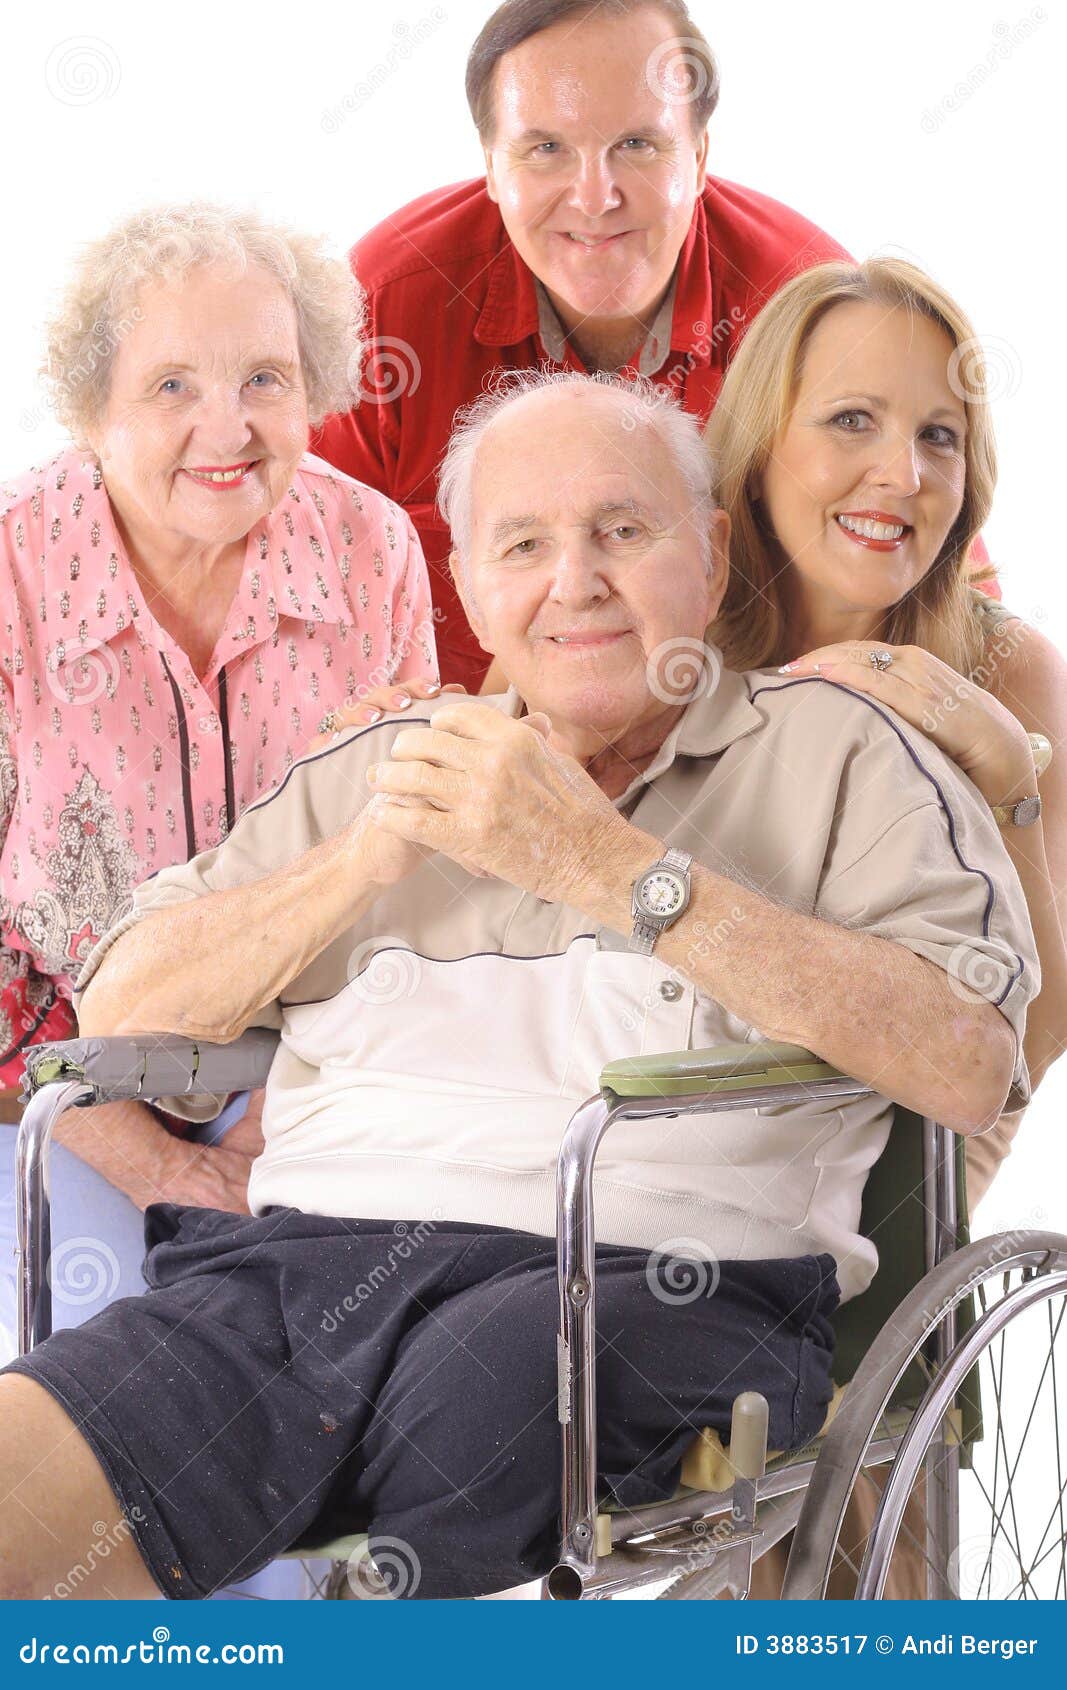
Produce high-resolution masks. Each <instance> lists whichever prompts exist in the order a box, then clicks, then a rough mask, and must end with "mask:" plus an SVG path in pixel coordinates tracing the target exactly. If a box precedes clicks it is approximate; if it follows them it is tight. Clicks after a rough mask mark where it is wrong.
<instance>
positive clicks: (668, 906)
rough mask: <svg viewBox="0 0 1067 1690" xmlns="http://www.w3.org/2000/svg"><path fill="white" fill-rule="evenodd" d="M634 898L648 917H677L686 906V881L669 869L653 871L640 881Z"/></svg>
mask: <svg viewBox="0 0 1067 1690" xmlns="http://www.w3.org/2000/svg"><path fill="white" fill-rule="evenodd" d="M634 896H635V899H636V901H637V903H638V904H639V905H640V906H641V909H642V910H643V911H644V912H645V914H646V915H652V916H656V917H658V918H661V919H662V917H664V916H671V915H677V913H678V911H679V910H680V909H682V908H683V907H684V905H685V881H684V880H683V879H682V877H681V875H680V874H675V873H673V871H672V870H671V869H669V868H657V869H653V870H652V872H651V874H646V875H645V877H644V879H643V880H640V881H638V883H637V886H636V888H635V891H634Z"/></svg>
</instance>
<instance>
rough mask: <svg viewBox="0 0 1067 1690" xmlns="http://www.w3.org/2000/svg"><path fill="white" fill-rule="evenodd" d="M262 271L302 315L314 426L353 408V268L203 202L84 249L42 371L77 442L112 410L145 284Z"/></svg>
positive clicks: (127, 226)
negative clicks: (203, 270) (227, 270)
mask: <svg viewBox="0 0 1067 1690" xmlns="http://www.w3.org/2000/svg"><path fill="white" fill-rule="evenodd" d="M220 262H221V263H228V264H232V265H234V266H235V267H236V268H237V269H238V270H243V269H245V268H247V267H248V266H250V265H258V266H260V267H261V268H262V269H264V270H266V271H267V272H268V273H269V274H270V275H272V276H273V277H274V278H275V279H276V280H277V281H278V282H280V283H281V285H282V287H283V288H284V290H285V292H286V294H287V295H288V297H289V299H290V300H291V302H292V305H293V309H294V311H295V313H296V321H297V331H298V335H299V344H300V363H301V369H302V372H303V377H304V385H305V388H306V390H307V400H308V413H309V419H310V421H311V423H312V424H313V425H314V424H315V423H318V422H321V421H322V419H323V417H325V416H327V415H328V414H329V413H330V412H331V411H343V410H347V409H348V408H349V406H350V405H351V404H352V403H353V401H354V399H355V396H356V392H357V391H358V372H359V367H360V361H361V352H362V341H361V336H362V331H363V321H364V303H363V294H362V290H361V289H360V287H359V284H358V283H357V282H356V280H355V278H354V277H353V275H352V272H351V270H350V269H349V267H348V265H347V263H345V262H344V260H343V259H339V258H334V257H331V256H330V255H329V253H327V251H326V250H325V247H324V244H323V242H322V241H321V240H319V239H318V238H317V237H315V236H313V235H306V234H301V233H300V232H298V231H296V230H294V229H289V228H285V227H283V226H281V225H279V224H274V223H268V222H266V221H264V220H263V219H262V218H260V217H259V216H258V215H257V214H256V213H255V212H253V211H240V210H232V209H229V208H227V207H225V206H220V205H212V204H209V203H207V202H205V201H193V202H191V203H190V204H188V205H166V206H157V207H154V208H150V209H148V210H146V211H139V212H136V213H134V215H133V216H131V217H127V218H125V219H124V220H123V221H122V222H121V223H118V224H116V225H115V227H114V228H112V229H110V230H109V231H108V233H107V234H106V235H104V236H102V237H101V239H99V240H96V241H93V242H92V243H91V244H90V245H89V246H87V247H86V248H85V250H84V251H83V253H82V255H81V257H80V259H79V261H78V263H77V266H76V268H75V271H74V274H73V276H72V278H71V280H70V282H69V284H68V286H67V288H66V290H65V291H64V294H63V297H62V300H61V302H60V305H59V309H58V310H57V311H56V313H55V315H54V316H53V317H52V318H51V320H50V321H49V323H48V325H47V329H46V345H47V353H46V360H45V364H44V366H43V368H42V371H41V374H42V376H43V377H44V380H45V383H46V385H47V387H48V388H49V391H50V395H51V399H52V404H53V408H54V410H55V412H56V415H57V416H58V418H59V420H60V422H61V423H63V425H64V426H65V427H66V428H67V429H69V431H70V433H71V434H72V435H73V437H74V438H75V440H77V441H78V442H79V443H80V444H83V443H84V440H85V433H86V429H87V428H88V427H89V426H91V424H92V423H93V422H94V421H96V419H97V418H98V417H99V416H100V415H101V413H102V411H103V409H104V407H105V405H106V404H107V397H108V391H109V388H110V382H111V369H112V365H113V363H114V360H115V353H116V351H117V350H118V347H119V346H120V345H121V343H122V341H123V340H124V338H125V337H126V336H127V335H128V334H129V333H130V331H131V329H132V327H133V325H134V323H136V322H137V321H139V320H140V318H141V315H142V312H141V308H140V305H139V303H138V296H139V294H140V292H141V290H142V288H143V287H144V286H145V284H146V283H149V282H156V281H178V280H180V279H181V278H182V277H183V276H185V275H187V274H188V272H189V271H190V270H192V269H195V268H197V267H199V266H200V265H204V264H214V263H220Z"/></svg>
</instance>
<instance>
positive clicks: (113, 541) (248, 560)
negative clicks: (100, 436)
mask: <svg viewBox="0 0 1067 1690" xmlns="http://www.w3.org/2000/svg"><path fill="white" fill-rule="evenodd" d="M305 461H306V460H305ZM302 467H303V464H301V465H300V466H298V468H297V471H296V473H295V475H294V476H293V482H292V485H291V486H290V487H289V488H288V489H287V491H286V493H285V495H284V497H283V498H282V499H281V500H280V501H279V503H278V504H277V505H276V506H275V507H274V509H273V510H272V511H271V512H270V513H269V515H268V516H267V517H265V518H264V519H263V521H261V522H258V523H256V524H255V526H254V527H253V528H252V529H251V530H250V531H249V534H248V538H247V541H246V543H245V563H244V569H243V571H242V574H241V579H240V582H239V583H238V587H237V591H236V593H235V594H234V598H233V602H232V604H231V606H230V609H229V612H228V613H227V617H226V624H225V626H224V628H223V632H222V638H221V641H220V644H221V645H223V646H224V647H227V646H229V645H232V646H233V654H234V655H235V656H236V655H237V653H238V651H240V650H242V649H244V648H245V647H246V646H249V645H254V644H257V643H259V642H260V641H262V640H264V639H267V638H268V637H269V636H270V634H271V632H272V631H273V629H274V627H275V625H276V624H277V622H278V620H279V618H281V617H284V616H291V617H294V618H296V619H298V620H300V621H303V622H327V623H334V624H336V623H339V622H341V621H344V620H345V619H346V618H347V617H349V616H350V615H351V611H350V609H349V606H348V596H347V593H346V592H345V588H344V584H343V582H342V580H341V575H340V571H339V569H338V564H337V561H336V559H335V558H334V556H333V547H332V544H327V539H326V532H325V522H324V513H323V512H322V511H321V510H320V509H319V508H318V501H317V500H316V498H315V489H314V487H313V486H311V485H310V484H309V482H308V481H307V480H306V479H305V478H304V477H303V475H302V474H301V469H302ZM41 496H42V499H43V501H44V503H43V509H42V517H43V521H44V533H45V536H46V544H47V536H48V535H49V534H56V535H57V536H58V534H59V533H60V532H61V531H62V529H63V527H65V526H66V525H67V524H69V522H70V520H71V513H72V509H73V512H74V519H75V521H78V522H79V523H80V524H82V525H83V526H84V529H85V540H86V544H85V547H84V548H83V549H82V550H81V554H80V556H79V555H78V554H77V553H76V554H75V555H74V558H73V559H72V562H76V563H77V565H78V567H77V572H76V574H72V570H71V569H70V568H67V567H66V566H63V567H62V568H61V569H60V568H58V567H57V569H56V573H55V579H54V580H50V579H49V571H48V564H49V558H48V553H47V551H46V553H45V559H44V563H45V581H46V583H47V597H48V601H49V602H50V603H53V604H54V603H56V602H58V600H59V598H60V595H61V594H62V595H65V596H64V606H65V610H64V616H63V623H64V626H65V627H66V628H69V629H70V630H71V631H72V632H73V631H75V630H77V629H78V628H79V626H84V627H85V628H86V630H87V637H88V640H89V642H90V643H93V642H96V643H102V644H106V643H107V642H108V641H109V640H112V639H115V638H117V637H118V635H120V634H122V633H124V632H125V631H126V630H127V629H128V628H129V627H130V626H131V625H133V624H136V626H137V628H138V630H139V631H140V632H141V633H143V635H144V637H145V638H146V639H148V640H149V641H150V642H151V643H153V644H158V643H160V639H159V635H161V634H162V630H160V629H159V625H158V623H157V622H156V620H155V618H154V617H153V616H152V614H151V612H150V611H149V609H148V607H147V604H146V602H145V598H144V594H143V592H142V590H141V586H140V583H139V581H138V579H137V576H136V574H135V573H134V570H133V568H132V566H131V564H130V561H129V558H128V556H127V553H126V548H125V546H124V544H123V541H122V539H121V536H120V535H119V532H118V528H117V525H116V522H115V513H114V509H113V507H112V504H111V500H110V499H109V498H108V494H107V488H106V487H105V485H104V480H103V475H102V473H101V470H100V466H99V464H98V463H97V462H96V460H95V459H94V458H92V457H85V456H83V455H82V454H79V453H73V452H72V453H69V454H64V456H63V457H62V458H60V459H58V460H57V461H56V464H55V465H52V466H49V469H48V471H47V472H46V473H45V475H44V476H43V477H42V494H41ZM79 498H80V501H81V502H80V503H79V502H78V501H79ZM57 524H58V525H60V526H59V528H57V526H56V525H57ZM298 549H299V570H300V573H299V580H300V588H299V589H298V588H297V587H296V586H295V585H294V582H293V581H292V580H290V579H289V578H288V571H289V570H290V569H291V568H293V567H294V562H293V559H292V558H291V557H290V552H291V551H292V552H293V553H294V554H295V553H296V552H297V550H298ZM309 550H310V555H308V554H309ZM157 630H158V632H157ZM79 637H80V636H79ZM163 638H164V639H165V638H166V636H165V635H164V636H163Z"/></svg>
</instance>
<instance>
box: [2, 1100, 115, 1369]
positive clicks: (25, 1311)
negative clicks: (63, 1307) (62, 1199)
mask: <svg viewBox="0 0 1067 1690" xmlns="http://www.w3.org/2000/svg"><path fill="white" fill-rule="evenodd" d="M94 1095H95V1091H94V1088H93V1087H92V1086H91V1085H90V1084H88V1082H87V1081H85V1080H63V1081H55V1082H52V1083H51V1084H49V1085H44V1086H42V1087H41V1088H40V1090H39V1091H36V1092H35V1093H34V1094H33V1096H32V1097H31V1098H30V1101H29V1102H28V1103H27V1105H26V1107H25V1109H24V1110H23V1112H22V1119H21V1121H20V1122H19V1127H18V1136H17V1139H16V1141H15V1236H16V1239H17V1245H16V1250H15V1274H16V1280H17V1284H18V1346H19V1355H20V1356H26V1355H29V1353H30V1351H31V1350H32V1349H34V1348H35V1347H36V1345H38V1344H42V1343H43V1342H44V1340H45V1339H46V1338H48V1337H50V1336H51V1332H52V1288H51V1284H50V1281H49V1276H48V1264H49V1257H50V1256H51V1253H52V1201H51V1198H52V1193H51V1185H50V1182H49V1151H50V1149H51V1140H52V1129H53V1128H54V1126H55V1124H56V1122H57V1121H58V1120H59V1117H60V1116H61V1115H62V1114H64V1113H65V1112H66V1110H68V1109H72V1108H74V1107H75V1105H77V1104H80V1103H88V1102H89V1101H90V1100H91V1099H92V1098H93V1097H94Z"/></svg>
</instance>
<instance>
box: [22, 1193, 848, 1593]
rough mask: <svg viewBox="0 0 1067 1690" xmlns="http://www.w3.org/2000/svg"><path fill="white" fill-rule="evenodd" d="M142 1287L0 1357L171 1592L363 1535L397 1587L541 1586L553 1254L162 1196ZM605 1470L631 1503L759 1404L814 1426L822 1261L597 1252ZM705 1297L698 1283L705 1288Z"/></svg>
mask: <svg viewBox="0 0 1067 1690" xmlns="http://www.w3.org/2000/svg"><path fill="white" fill-rule="evenodd" d="M145 1237H146V1243H147V1245H148V1255H147V1258H146V1261H145V1270H144V1271H145V1278H146V1280H147V1282H148V1284H149V1285H150V1286H151V1290H150V1291H149V1292H148V1293H147V1295H145V1296H142V1297H128V1298H123V1299H122V1300H120V1301H119V1302H116V1303H113V1304H112V1305H111V1306H110V1307H109V1308H107V1309H105V1310H104V1311H103V1313H101V1314H98V1315H96V1316H95V1317H94V1318H93V1319H92V1320H90V1321H88V1322H87V1323H86V1324H85V1325H84V1326H78V1327H72V1328H70V1329H68V1330H65V1331H62V1332H57V1333H56V1334H54V1336H53V1337H51V1338H50V1339H49V1340H48V1341H47V1342H46V1343H44V1344H42V1345H41V1346H40V1347H39V1348H38V1349H37V1350H35V1351H34V1353H33V1354H32V1356H29V1357H27V1358H25V1359H23V1360H20V1361H16V1362H13V1363H11V1364H10V1366H9V1367H8V1368H7V1369H5V1371H8V1372H10V1371H15V1372H20V1373H26V1374H28V1375H29V1376H30V1377H31V1378H33V1379H36V1380H37V1381H38V1382H39V1383H40V1384H42V1385H44V1386H45V1387H46V1388H47V1389H48V1390H49V1391H50V1392H51V1393H52V1395H53V1396H54V1397H55V1398H57V1400H58V1401H59V1402H60V1403H61V1404H62V1406H63V1407H64V1408H65V1409H66V1410H67V1412H68V1414H70V1415H71V1417H72V1418H73V1419H74V1421H75V1422H76V1424H77V1425H78V1427H79V1429H80V1430H81V1432H82V1433H83V1435H84V1436H85V1438H86V1439H87V1440H88V1442H89V1444H90V1446H91V1447H92V1449H93V1451H94V1452H95V1454H96V1456H97V1458H98V1459H99V1461H100V1462H101V1464H102V1466H103V1468H104V1470H105V1472H106V1474H107V1476H108V1479H109V1480H110V1483H111V1485H112V1487H113V1489H114V1491H115V1493H116V1495H117V1497H118V1498H119V1500H120V1502H121V1503H122V1506H123V1508H124V1509H125V1511H126V1513H127V1515H128V1516H130V1518H131V1520H132V1521H133V1522H135V1524H134V1526H133V1530H134V1535H135V1538H136V1541H137V1544H138V1547H139V1548H140V1551H141V1554H142V1556H143V1557H144V1560H145V1562H146V1563H147V1565H148V1567H149V1569H150V1570H151V1573H152V1575H153V1577H154V1578H155V1580H156V1582H157V1583H158V1585H159V1587H160V1589H161V1590H162V1591H163V1592H164V1594H165V1595H167V1596H172V1597H204V1596H208V1595H210V1594H211V1593H212V1592H213V1591H214V1590H216V1589H218V1588H219V1587H220V1586H222V1585H226V1584H232V1583H233V1582H234V1581H236V1580H238V1579H243V1578H246V1577H248V1576H249V1575H250V1574H252V1573H254V1572H256V1571H257V1570H258V1569H259V1568H260V1567H263V1566H265V1565H266V1563H267V1562H269V1561H271V1560H273V1559H274V1558H275V1557H276V1556H277V1555H278V1554H279V1553H280V1552H281V1551H283V1550H285V1549H289V1548H293V1547H299V1546H300V1545H301V1544H308V1543H321V1542H323V1541H324V1539H325V1538H327V1537H332V1536H340V1535H343V1534H346V1533H350V1532H359V1531H369V1533H370V1537H371V1550H372V1553H375V1554H376V1559H377V1561H378V1564H379V1566H380V1568H381V1570H382V1572H383V1575H384V1576H385V1578H386V1580H387V1582H391V1583H392V1584H393V1586H394V1593H395V1594H397V1595H404V1596H416V1597H453V1598H455V1597H467V1596H474V1595H481V1594H486V1593H488V1592H490V1591H494V1590H504V1589H507V1588H508V1587H510V1586H512V1585H516V1584H521V1583H523V1582H524V1581H525V1580H528V1579H531V1578H535V1577H538V1576H540V1575H541V1574H543V1573H545V1572H546V1571H547V1570H548V1569H549V1567H550V1566H551V1565H552V1564H553V1562H554V1560H555V1558H556V1551H557V1548H558V1534H559V1486H560V1478H559V1425H558V1420H557V1414H556V1331H557V1325H558V1307H557V1293H556V1263H555V1244H554V1241H553V1240H552V1239H549V1238H544V1237H540V1236H535V1235H533V1234H530V1233H518V1232H510V1231H504V1230H503V1229H499V1228H497V1229H494V1228H485V1227H477V1226H466V1225H460V1224H457V1223H455V1222H447V1223H434V1222H429V1221H425V1222H416V1221H411V1222H403V1221H397V1222H392V1221H358V1220H357V1221H353V1220H339V1219H335V1218H333V1217H331V1216H324V1215H305V1214H302V1213H301V1212H300V1211H299V1210H296V1209H273V1210H271V1211H269V1212H268V1213H267V1214H266V1215H263V1216H260V1217H258V1218H253V1217H249V1216H241V1215H232V1214H224V1213H222V1212H220V1211H218V1210H214V1209H193V1208H182V1207H177V1206H175V1205H173V1204H167V1203H160V1204H155V1205H153V1206H152V1207H151V1208H150V1209H149V1210H148V1211H147V1214H146V1216H145ZM597 1260H598V1266H597V1388H598V1393H599V1399H598V1420H599V1440H600V1451H599V1465H600V1477H601V1482H602V1486H603V1489H604V1492H605V1494H608V1493H610V1494H612V1495H613V1496H614V1497H615V1498H616V1499H617V1500H618V1501H619V1502H622V1503H625V1504H629V1505H630V1506H636V1505H638V1504H640V1503H645V1502H653V1501H658V1500H660V1499H662V1498H665V1497H668V1496H670V1495H671V1493H672V1492H673V1490H674V1488H675V1486H676V1484H677V1481H678V1471H679V1464H680V1461H681V1458H682V1455H683V1452H684V1450H685V1448H686V1446H687V1445H688V1444H689V1443H690V1441H691V1440H692V1438H693V1436H694V1434H695V1433H696V1432H697V1431H698V1430H699V1429H700V1428H701V1427H704V1426H713V1427H715V1428H717V1429H718V1430H720V1431H725V1430H726V1429H727V1428H728V1426H729V1421H730V1406H731V1403H732V1400H733V1398H734V1397H735V1396H736V1395H737V1394H738V1392H740V1391H742V1390H757V1391H762V1392H763V1394H764V1395H765V1396H766V1397H767V1399H768V1402H769V1404H770V1443H771V1446H772V1447H773V1448H777V1449H787V1448H794V1447H797V1446H798V1445H800V1444H803V1443H805V1442H807V1441H808V1439H809V1438H810V1437H812V1436H813V1435H814V1434H815V1433H816V1432H817V1431H818V1429H819V1427H820V1425H821V1424H822V1421H823V1418H824V1415H825V1412H826V1407H827V1403H828V1401H829V1398H830V1393H831V1389H832V1385H831V1377H830V1364H831V1358H832V1350H833V1337H832V1332H831V1328H830V1324H829V1319H828V1317H829V1316H830V1314H832V1312H833V1310H834V1308H835V1306H836V1304H837V1300H838V1290H837V1281H836V1278H835V1272H834V1262H833V1259H832V1257H830V1256H803V1257H800V1258H797V1259H792V1260H788V1261H764V1262H723V1263H721V1264H719V1266H718V1268H717V1270H716V1271H715V1272H714V1273H711V1274H708V1273H703V1275H702V1280H701V1281H700V1282H698V1281H697V1280H695V1279H694V1269H693V1265H692V1264H691V1263H690V1264H686V1263H677V1262H676V1263H675V1264H674V1268H673V1269H672V1267H671V1263H670V1262H669V1261H668V1262H666V1263H660V1264H659V1268H658V1271H657V1268H656V1265H655V1262H653V1266H652V1268H650V1266H649V1263H650V1257H649V1254H648V1252H647V1251H643V1250H632V1249H625V1248H623V1247H621V1246H615V1245H602V1246H600V1247H599V1248H598V1250H597ZM694 1292H695V1294H694Z"/></svg>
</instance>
